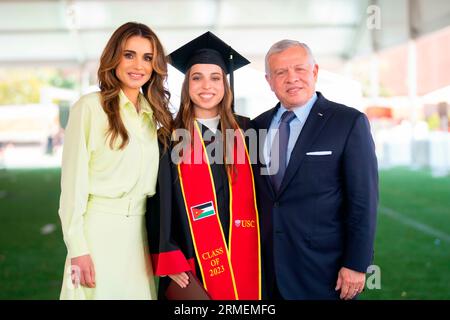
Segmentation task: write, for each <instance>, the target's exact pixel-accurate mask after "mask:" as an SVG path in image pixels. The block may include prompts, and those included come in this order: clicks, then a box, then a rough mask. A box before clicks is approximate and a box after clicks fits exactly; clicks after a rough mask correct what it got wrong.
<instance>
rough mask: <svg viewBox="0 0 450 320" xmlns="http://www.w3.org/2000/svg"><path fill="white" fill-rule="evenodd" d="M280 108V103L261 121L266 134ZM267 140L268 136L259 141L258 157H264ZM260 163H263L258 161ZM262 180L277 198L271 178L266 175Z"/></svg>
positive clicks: (260, 126) (261, 127) (260, 167)
mask: <svg viewBox="0 0 450 320" xmlns="http://www.w3.org/2000/svg"><path fill="white" fill-rule="evenodd" d="M279 107H280V103H278V104H277V105H276V106H275V107H274V108H272V110H270V112H267V114H266V116H265V117H264V118H263V119H261V122H260V123H259V128H260V129H264V130H266V133H268V131H269V127H270V124H271V123H272V119H273V117H274V116H275V114H276V112H277V111H278V108H279ZM258 137H259V132H258ZM266 138H267V135H266V137H265V138H264V139H261V137H259V139H261V140H259V146H258V150H259V154H258V156H260V157H262V156H263V155H264V153H263V150H264V149H263V148H264V146H265V143H266ZM258 163H261V162H260V161H258ZM266 168H267V165H266ZM261 169H262V165H259V170H261ZM262 178H263V179H264V180H265V181H266V184H267V186H268V188H269V190H270V192H271V194H272V197H273V198H275V190H274V189H273V186H272V181H271V180H270V176H269V175H267V174H266V175H264V176H263V177H262Z"/></svg>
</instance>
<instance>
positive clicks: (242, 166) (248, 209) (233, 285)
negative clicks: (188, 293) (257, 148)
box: [178, 121, 261, 300]
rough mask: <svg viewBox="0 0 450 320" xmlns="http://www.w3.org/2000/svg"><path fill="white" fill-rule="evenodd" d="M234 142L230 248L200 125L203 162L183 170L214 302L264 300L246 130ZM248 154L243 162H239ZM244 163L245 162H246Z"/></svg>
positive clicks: (196, 143) (205, 276)
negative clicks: (218, 206)
mask: <svg viewBox="0 0 450 320" xmlns="http://www.w3.org/2000/svg"><path fill="white" fill-rule="evenodd" d="M238 131H239V134H237V135H236V139H235V143H234V152H233V156H234V166H235V168H236V170H237V174H236V175H234V176H233V177H231V176H230V175H229V176H228V184H229V189H230V206H229V207H230V232H229V237H230V239H229V242H228V243H229V246H228V244H227V241H226V240H225V236H224V233H223V230H222V225H221V223H220V220H219V215H218V211H217V200H216V192H215V188H214V181H213V176H212V172H211V167H210V165H209V160H208V156H207V154H206V148H205V145H204V143H203V140H202V138H201V137H202V134H201V131H200V128H199V127H198V124H197V122H196V121H195V125H194V134H193V139H194V141H193V142H194V144H193V145H194V148H201V149H202V150H201V152H202V159H201V161H198V162H199V163H195V162H194V161H193V160H194V150H193V149H192V148H189V150H188V152H186V156H187V157H190V160H191V161H190V162H188V163H184V161H183V162H181V163H180V164H179V165H178V175H179V178H180V184H181V190H182V193H183V197H184V203H185V208H186V215H187V218H188V220H189V227H190V229H191V235H192V241H193V243H194V248H195V254H196V257H197V262H198V263H199V266H200V270H201V273H202V277H203V283H204V286H205V289H206V290H207V291H208V293H209V294H210V295H211V297H212V299H215V300H238V299H241V300H259V299H261V257H260V243H259V222H258V210H257V207H256V197H255V185H254V180H253V174H252V167H251V164H250V157H249V155H248V151H247V147H246V145H245V140H244V136H243V134H242V131H241V130H238ZM239 154H240V155H242V154H245V157H244V161H241V158H242V157H240V158H239V160H240V161H236V159H237V158H238V155H239ZM242 162H243V163H242Z"/></svg>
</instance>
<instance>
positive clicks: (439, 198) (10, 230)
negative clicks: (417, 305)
mask: <svg viewBox="0 0 450 320" xmlns="http://www.w3.org/2000/svg"><path fill="white" fill-rule="evenodd" d="M59 175H60V171H59V169H43V170H8V171H5V170H0V299H57V298H58V297H59V290H60V286H61V279H62V274H63V267H64V259H65V254H66V251H65V246H64V243H63V240H62V234H61V228H60V224H59V217H58V214H57V210H58V200H59ZM380 205H381V206H382V207H384V208H389V209H390V210H394V211H395V212H397V213H399V214H401V215H402V216H405V217H407V218H410V219H414V221H416V222H417V223H421V224H425V225H427V226H429V227H431V228H433V229H436V230H438V231H440V232H442V233H444V234H447V235H450V177H446V178H432V177H431V176H430V174H429V173H428V172H426V171H409V170H407V169H393V170H387V171H382V172H381V173H380ZM47 224H54V225H55V226H56V230H55V231H54V232H52V233H49V234H46V235H44V234H42V233H41V228H42V227H43V226H45V225H47ZM374 263H375V264H376V265H378V266H379V267H380V270H381V289H380V290H375V289H374V290H366V291H365V292H364V293H363V295H362V296H361V298H362V299H450V243H449V242H448V241H444V240H442V239H436V237H434V236H432V235H429V234H427V233H424V232H423V231H420V230H418V229H416V228H414V227H411V226H409V225H407V224H404V223H402V222H400V221H398V220H396V219H393V218H392V217H390V216H388V215H386V214H383V212H382V211H381V210H380V213H379V215H378V225H377V236H376V244H375V261H374Z"/></svg>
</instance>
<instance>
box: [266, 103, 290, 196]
mask: <svg viewBox="0 0 450 320" xmlns="http://www.w3.org/2000/svg"><path fill="white" fill-rule="evenodd" d="M294 118H295V113H294V112H292V111H285V112H284V113H283V115H282V116H281V121H280V126H279V128H278V132H277V134H276V135H275V138H274V140H273V142H272V148H271V156H270V159H271V167H273V166H274V164H276V162H274V161H278V170H277V171H275V172H272V175H271V178H272V184H273V186H274V188H275V191H276V192H278V190H279V189H280V186H281V181H283V177H284V173H285V171H286V167H287V148H288V142H289V133H290V127H289V123H290V122H291V121H292V120H293V119H294ZM277 141H278V143H277ZM275 167H276V166H275ZM274 169H275V168H274Z"/></svg>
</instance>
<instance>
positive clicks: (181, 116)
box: [174, 68, 239, 174]
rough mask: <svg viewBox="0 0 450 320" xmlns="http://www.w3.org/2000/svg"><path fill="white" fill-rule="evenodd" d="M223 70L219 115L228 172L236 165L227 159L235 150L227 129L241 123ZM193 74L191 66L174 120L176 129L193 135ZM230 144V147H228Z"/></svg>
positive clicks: (235, 127) (231, 171)
mask: <svg viewBox="0 0 450 320" xmlns="http://www.w3.org/2000/svg"><path fill="white" fill-rule="evenodd" d="M221 71H222V79H223V85H224V88H225V90H224V95H223V99H222V101H220V103H219V115H220V128H221V131H222V139H223V150H224V152H223V161H224V162H223V163H224V164H225V166H226V169H227V172H228V174H232V173H235V172H234V168H235V167H234V166H233V164H232V163H231V164H230V163H228V161H227V159H226V158H227V155H228V157H230V154H232V152H233V150H232V149H231V145H232V144H231V142H229V141H227V137H226V134H225V133H226V130H227V129H234V130H238V129H239V125H238V123H237V122H236V118H235V117H234V115H233V111H232V109H231V104H232V101H233V94H232V92H231V89H230V85H229V84H228V80H227V75H226V74H225V72H224V71H223V70H221ZM190 74H191V68H190V69H189V70H187V72H186V74H185V77H184V81H183V86H182V87H181V98H180V109H179V110H178V114H177V116H176V117H175V120H174V128H175V129H186V130H187V131H188V132H189V133H190V134H191V137H192V135H193V133H194V120H195V115H194V103H193V102H192V100H191V98H190V96H189V77H190ZM191 141H192V142H193V139H191ZM227 146H228V147H227Z"/></svg>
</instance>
